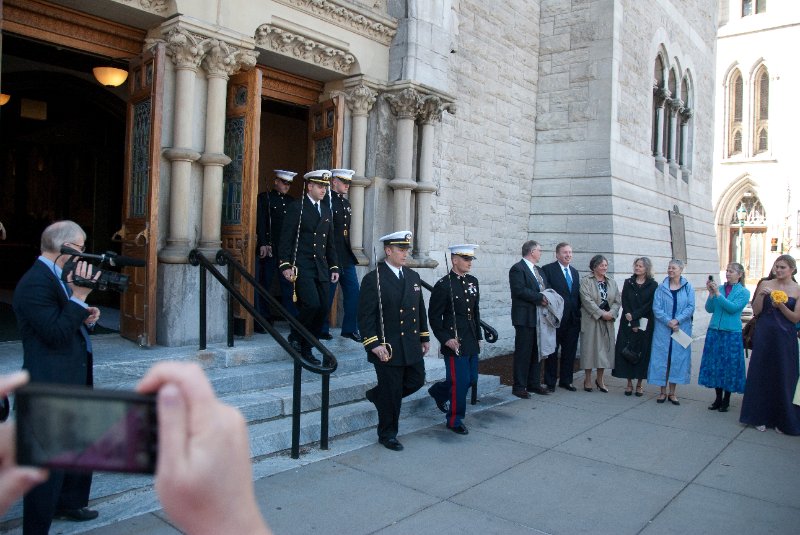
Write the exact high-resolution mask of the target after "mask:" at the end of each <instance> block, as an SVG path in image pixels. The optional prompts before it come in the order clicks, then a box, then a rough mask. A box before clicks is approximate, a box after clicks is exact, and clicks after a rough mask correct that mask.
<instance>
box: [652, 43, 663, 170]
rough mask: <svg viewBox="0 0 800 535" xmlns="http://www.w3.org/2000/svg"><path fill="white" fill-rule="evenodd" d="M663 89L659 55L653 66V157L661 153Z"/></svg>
mask: <svg viewBox="0 0 800 535" xmlns="http://www.w3.org/2000/svg"><path fill="white" fill-rule="evenodd" d="M663 87H664V60H662V59H661V55H660V54H659V55H657V56H656V61H655V64H654V65H653V128H652V133H651V138H652V139H651V145H652V149H653V156H660V155H661V154H663V153H662V152H661V140H662V139H663V138H662V137H661V135H660V133H661V131H662V130H661V129H662V128H663V126H662V123H663V111H664V101H663V98H662V97H661V90H662V88H663Z"/></svg>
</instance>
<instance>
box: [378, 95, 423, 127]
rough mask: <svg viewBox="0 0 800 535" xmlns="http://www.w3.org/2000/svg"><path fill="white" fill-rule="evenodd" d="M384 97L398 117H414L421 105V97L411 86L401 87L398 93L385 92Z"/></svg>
mask: <svg viewBox="0 0 800 535" xmlns="http://www.w3.org/2000/svg"><path fill="white" fill-rule="evenodd" d="M385 98H386V100H387V101H388V102H389V105H390V106H391V108H392V113H394V114H395V115H397V118H398V119H414V118H416V116H417V114H418V113H419V111H420V109H421V107H422V97H420V95H419V92H418V91H416V90H415V89H411V88H406V89H403V90H402V91H400V92H399V93H387V94H386V95H385Z"/></svg>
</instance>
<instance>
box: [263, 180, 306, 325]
mask: <svg viewBox="0 0 800 535" xmlns="http://www.w3.org/2000/svg"><path fill="white" fill-rule="evenodd" d="M296 174H297V173H294V172H292V171H283V170H281V169H275V181H274V184H273V187H272V190H271V191H265V192H264V193H259V194H258V202H257V210H256V237H257V247H258V259H257V260H256V268H257V269H256V280H258V281H259V282H260V283H261V285H262V286H263V287H264V288H266V289H267V291H269V288H270V286H272V278H273V277H274V276H275V273H276V272H277V271H278V241H279V240H280V239H281V231H282V230H283V219H284V218H285V217H286V211H287V210H288V209H289V205H290V204H291V203H292V202H293V201H294V199H292V197H291V196H290V195H289V188H290V187H291V185H292V180H293V179H294V176H295V175H296ZM278 283H279V286H280V290H281V304H282V305H283V308H285V309H286V310H287V311H288V312H289V313H290V314H292V315H293V316H297V308H296V307H295V306H294V303H293V302H292V283H291V282H289V281H287V280H286V279H285V278H283V277H278ZM256 303H257V305H256V306H257V308H258V311H259V312H260V313H261V315H262V316H264V317H265V318H266V319H267V320H270V321H271V320H272V318H271V317H270V312H269V306H268V304H267V302H266V300H264V299H261V298H260V296H258V294H256ZM256 330H257V331H258V332H266V331H265V330H264V329H263V328H262V327H261V326H260V325H256Z"/></svg>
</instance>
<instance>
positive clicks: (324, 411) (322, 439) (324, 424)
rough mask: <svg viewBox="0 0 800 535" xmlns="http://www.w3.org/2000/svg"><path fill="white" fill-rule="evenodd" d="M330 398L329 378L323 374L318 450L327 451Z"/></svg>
mask: <svg viewBox="0 0 800 535" xmlns="http://www.w3.org/2000/svg"><path fill="white" fill-rule="evenodd" d="M330 398H331V376H330V375H329V374H327V373H326V374H324V375H323V376H322V403H321V406H320V409H319V418H320V422H319V448H320V449H321V450H327V449H328V412H329V409H330V405H331V403H330Z"/></svg>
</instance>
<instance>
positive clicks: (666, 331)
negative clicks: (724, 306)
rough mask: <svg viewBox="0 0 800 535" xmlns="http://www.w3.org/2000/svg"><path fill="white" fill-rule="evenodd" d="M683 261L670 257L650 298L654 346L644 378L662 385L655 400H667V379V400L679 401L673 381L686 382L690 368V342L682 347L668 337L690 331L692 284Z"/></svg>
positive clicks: (661, 401) (692, 301) (675, 403)
mask: <svg viewBox="0 0 800 535" xmlns="http://www.w3.org/2000/svg"><path fill="white" fill-rule="evenodd" d="M681 273H683V262H681V261H680V260H676V259H673V260H670V262H669V266H668V267H667V278H666V279H664V281H663V282H662V283H661V284H660V285H659V286H658V288H656V295H655V297H654V298H653V317H654V318H655V322H654V323H655V327H654V328H653V349H652V351H651V352H650V367H649V368H648V370H647V382H648V383H650V384H651V385H658V386H660V387H661V394H660V395H659V396H658V398H656V401H657V402H658V403H664V402H665V401H666V400H667V393H666V386H667V383H669V402H670V403H672V404H673V405H680V402H679V401H678V398H677V397H676V396H675V387H676V385H679V384H681V385H685V384H689V378H690V375H691V370H692V346H691V344H689V346H688V347H683V346H682V345H680V344H679V343H678V342H676V341H675V340H673V339H672V338H671V336H672V333H673V332H677V331H678V330H682V331H683V332H685V333H686V334H688V335H689V336H691V335H692V316H693V315H694V288H692V285H691V284H689V281H688V280H686V279H685V278H683V275H681Z"/></svg>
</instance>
